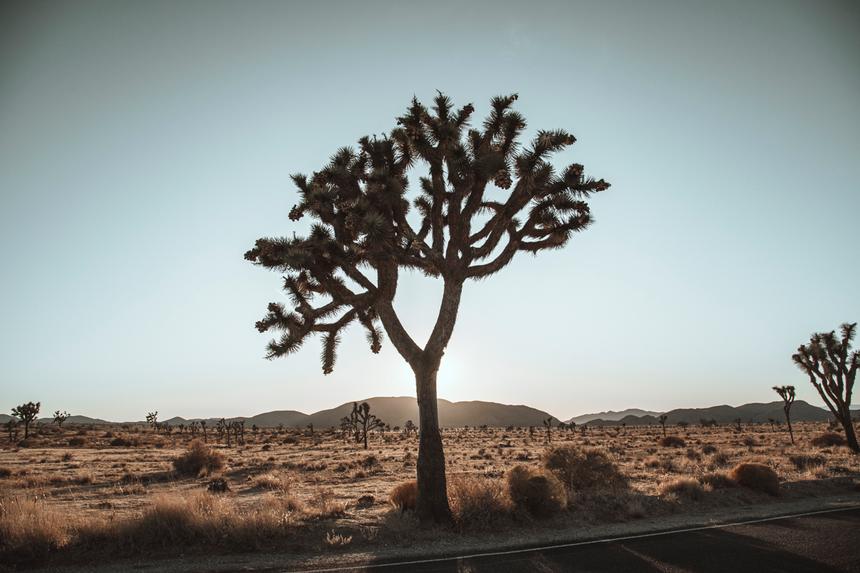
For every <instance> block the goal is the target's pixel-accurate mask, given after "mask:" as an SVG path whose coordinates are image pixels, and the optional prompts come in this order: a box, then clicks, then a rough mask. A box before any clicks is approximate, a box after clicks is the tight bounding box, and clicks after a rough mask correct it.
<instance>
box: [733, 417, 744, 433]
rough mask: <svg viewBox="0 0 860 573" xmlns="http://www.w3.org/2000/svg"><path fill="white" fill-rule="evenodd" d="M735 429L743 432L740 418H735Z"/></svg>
mask: <svg viewBox="0 0 860 573" xmlns="http://www.w3.org/2000/svg"><path fill="white" fill-rule="evenodd" d="M735 431H736V432H743V431H744V429H743V427H741V419H740V418H735Z"/></svg>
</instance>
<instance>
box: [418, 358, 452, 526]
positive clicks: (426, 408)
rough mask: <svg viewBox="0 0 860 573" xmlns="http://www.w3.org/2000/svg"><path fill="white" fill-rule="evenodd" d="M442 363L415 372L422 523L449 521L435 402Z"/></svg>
mask: <svg viewBox="0 0 860 573" xmlns="http://www.w3.org/2000/svg"><path fill="white" fill-rule="evenodd" d="M438 369H439V366H438V364H437V365H434V366H422V367H420V368H419V369H416V371H415V385H416V390H417V395H418V427H419V436H420V438H419V442H418V502H417V506H418V507H417V513H418V519H419V520H420V521H421V522H422V523H430V522H434V523H450V521H451V508H450V506H449V505H448V487H447V483H446V480H445V453H444V452H443V450H442V434H441V432H440V431H439V407H438V404H437V402H436V373H437V372H438Z"/></svg>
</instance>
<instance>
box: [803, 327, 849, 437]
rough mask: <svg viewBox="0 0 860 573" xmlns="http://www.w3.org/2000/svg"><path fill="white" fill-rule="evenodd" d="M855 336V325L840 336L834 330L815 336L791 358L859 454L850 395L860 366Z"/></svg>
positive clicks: (841, 330) (841, 332)
mask: <svg viewBox="0 0 860 573" xmlns="http://www.w3.org/2000/svg"><path fill="white" fill-rule="evenodd" d="M856 333H857V323H856V322H854V323H847V322H846V323H845V324H843V325H842V326H840V327H839V336H837V335H836V331H834V330H831V331H830V332H818V333H815V334H813V335H812V336H811V337H810V338H809V344H801V345H800V346H799V347H798V348H797V352H796V353H795V354H793V355H792V357H791V358H792V360H794V363H795V364H796V365H797V367H798V368H800V369H801V370H802V371H803V372H805V373H806V375H807V376H809V382H810V383H811V384H812V385H813V386H814V387H815V389H816V390H817V391H818V395H819V396H821V399H822V400H824V403H825V404H827V407H828V408H829V409H830V412H831V413H832V414H833V417H834V418H836V420H837V421H838V422H839V423H840V424H841V425H842V428H843V429H844V430H845V440H846V442H847V443H848V447H849V448H851V450H852V451H853V452H854V453H860V445H858V444H857V434H856V433H855V431H854V422H853V421H852V420H851V393H852V392H853V390H854V381H855V380H856V379H857V369H858V367H860V350H853V351H852V348H851V341H852V340H854V335H855V334H856Z"/></svg>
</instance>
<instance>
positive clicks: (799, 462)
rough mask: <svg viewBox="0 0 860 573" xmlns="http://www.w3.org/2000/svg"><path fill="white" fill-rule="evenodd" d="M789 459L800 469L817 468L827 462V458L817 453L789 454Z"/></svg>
mask: <svg viewBox="0 0 860 573" xmlns="http://www.w3.org/2000/svg"><path fill="white" fill-rule="evenodd" d="M788 461H790V462H791V463H792V464H794V467H796V468H797V469H798V470H800V471H805V470H811V469H816V468H819V467H821V466H823V465H824V464H826V463H827V458H825V457H824V456H821V455H817V454H794V455H791V456H788Z"/></svg>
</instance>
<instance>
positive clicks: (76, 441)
mask: <svg viewBox="0 0 860 573" xmlns="http://www.w3.org/2000/svg"><path fill="white" fill-rule="evenodd" d="M86 443H87V441H86V440H85V439H84V438H78V437H74V438H69V445H70V446H83V445H85V444H86Z"/></svg>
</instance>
